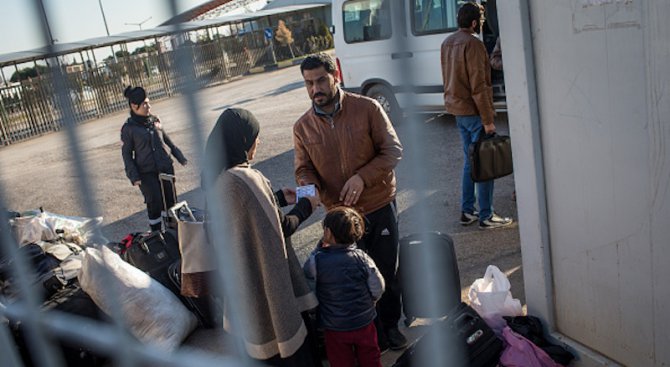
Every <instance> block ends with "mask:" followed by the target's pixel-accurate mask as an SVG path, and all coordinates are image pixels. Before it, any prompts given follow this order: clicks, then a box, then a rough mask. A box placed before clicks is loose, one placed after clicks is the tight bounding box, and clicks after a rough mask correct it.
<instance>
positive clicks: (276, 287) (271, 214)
mask: <svg viewBox="0 0 670 367" xmlns="http://www.w3.org/2000/svg"><path fill="white" fill-rule="evenodd" d="M212 189H213V190H214V191H213V192H215V193H217V194H219V193H220V195H221V202H220V204H221V205H223V207H224V208H225V209H226V213H227V215H226V218H225V219H223V220H220V221H218V223H217V220H215V219H211V221H210V225H209V228H208V230H209V231H210V233H209V235H210V238H213V237H212V236H223V235H224V234H223V233H224V232H223V231H222V228H227V229H228V232H230V233H229V237H228V238H227V240H226V241H222V243H225V244H226V245H225V249H224V252H223V254H224V256H227V257H229V258H228V260H229V261H227V263H228V264H229V266H231V267H232V269H223V271H222V274H223V276H224V277H233V280H234V282H232V284H233V285H234V287H231V288H234V289H231V290H230V291H229V292H227V293H226V297H225V301H226V307H225V310H224V328H225V329H226V331H228V332H231V333H236V334H237V335H241V336H242V337H243V339H244V342H245V346H246V349H247V352H248V353H249V355H250V356H251V357H253V358H256V359H268V358H271V357H273V356H275V355H277V354H279V355H280V356H281V357H282V358H284V357H288V356H291V355H293V354H294V353H295V352H296V351H297V350H298V348H299V347H300V346H301V345H302V343H303V342H304V340H305V337H306V335H307V329H306V327H305V325H304V323H303V320H302V317H301V315H300V313H301V312H302V311H305V310H309V309H312V308H314V307H316V306H317V303H318V302H317V300H316V296H315V295H314V293H312V292H311V291H310V289H309V286H308V285H307V281H306V280H305V277H304V275H303V272H302V268H301V266H300V263H299V261H298V259H297V257H296V255H295V252H294V250H293V248H292V247H291V246H287V245H286V243H285V241H284V235H283V234H282V230H281V224H280V219H279V212H278V210H279V209H278V206H277V204H276V203H275V199H274V195H273V193H272V189H271V187H270V182H269V181H268V179H267V178H265V176H263V174H261V173H260V172H259V171H257V170H255V169H252V168H250V167H248V166H246V165H241V166H237V167H233V168H231V169H228V170H227V171H224V172H222V173H221V174H220V175H219V177H218V178H217V180H216V181H215V184H214V186H213V187H212ZM213 242H215V241H213ZM220 243H221V242H220ZM229 280H230V279H229ZM226 283H227V284H231V283H229V282H226ZM231 294H232V295H233V296H232V297H231V296H230V295H231ZM230 302H236V304H235V306H236V307H234V308H232V309H235V310H238V312H239V313H240V314H241V315H236V317H238V319H237V320H235V321H239V323H233V322H231V321H232V320H231V317H232V315H231V313H230V311H231V307H229V306H230ZM233 324H235V325H238V326H239V327H241V328H242V329H243V330H241V331H239V330H232V326H233Z"/></svg>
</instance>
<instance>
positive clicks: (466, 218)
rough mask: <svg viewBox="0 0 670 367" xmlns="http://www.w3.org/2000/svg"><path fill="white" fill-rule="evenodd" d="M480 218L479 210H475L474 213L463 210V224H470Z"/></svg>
mask: <svg viewBox="0 0 670 367" xmlns="http://www.w3.org/2000/svg"><path fill="white" fill-rule="evenodd" d="M478 220H479V212H477V211H475V212H473V213H472V214H470V213H466V212H461V224H462V225H464V226H469V225H470V224H472V223H474V222H476V221H478Z"/></svg>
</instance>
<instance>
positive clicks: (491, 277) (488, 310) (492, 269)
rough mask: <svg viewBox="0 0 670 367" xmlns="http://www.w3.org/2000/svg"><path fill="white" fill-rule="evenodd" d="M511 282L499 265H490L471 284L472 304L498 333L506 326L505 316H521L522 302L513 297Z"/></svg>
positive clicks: (469, 294) (470, 298)
mask: <svg viewBox="0 0 670 367" xmlns="http://www.w3.org/2000/svg"><path fill="white" fill-rule="evenodd" d="M510 288H511V286H510V283H509V280H508V279H507V276H506V275H505V273H503V272H502V271H500V269H498V267H497V266H495V265H489V266H488V267H487V268H486V273H485V274H484V277H483V278H479V279H477V280H475V281H474V282H473V283H472V285H471V286H470V292H468V299H469V300H470V306H471V307H472V308H474V309H475V311H477V313H478V314H479V315H480V316H481V317H482V318H483V319H484V321H486V323H487V324H488V325H489V326H490V327H491V328H492V329H493V330H494V331H495V332H496V333H498V334H500V333H501V332H502V329H503V328H504V327H505V325H506V323H505V320H504V319H503V318H502V317H503V316H521V315H522V310H521V302H520V301H519V300H518V299H515V298H512V292H510Z"/></svg>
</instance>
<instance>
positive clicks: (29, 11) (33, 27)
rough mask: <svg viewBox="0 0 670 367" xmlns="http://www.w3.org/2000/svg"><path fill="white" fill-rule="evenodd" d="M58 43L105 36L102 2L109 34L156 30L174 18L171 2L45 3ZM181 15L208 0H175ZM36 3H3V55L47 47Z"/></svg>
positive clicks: (64, 0) (0, 3) (62, 0)
mask: <svg viewBox="0 0 670 367" xmlns="http://www.w3.org/2000/svg"><path fill="white" fill-rule="evenodd" d="M42 1H43V2H44V7H45V9H46V13H47V18H48V21H49V26H50V28H51V33H52V35H53V38H54V39H55V40H56V43H67V42H76V41H80V40H84V39H87V38H93V37H102V36H106V35H107V32H106V31H105V23H104V22H103V18H102V13H101V11H100V3H102V7H103V9H104V12H105V17H106V19H107V26H108V28H109V34H110V35H113V34H117V33H123V32H129V31H135V30H139V29H140V26H139V25H138V24H139V23H142V29H148V28H153V27H156V26H158V25H160V24H161V23H163V22H164V21H166V20H168V19H169V18H171V17H172V15H171V11H170V0H42ZM176 2H177V8H178V10H179V12H183V11H186V10H189V9H191V8H193V7H195V6H198V5H200V4H203V3H206V2H207V0H176ZM35 3H36V1H35V0H0V14H1V15H2V21H0V54H5V53H10V52H15V51H25V50H30V49H33V48H38V47H43V46H46V45H47V41H46V39H45V38H44V36H43V33H42V32H43V31H42V28H41V25H40V24H41V23H40V18H39V12H37V11H36V9H38V8H37V7H36V6H35Z"/></svg>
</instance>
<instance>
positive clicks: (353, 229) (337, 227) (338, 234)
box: [323, 206, 365, 244]
mask: <svg viewBox="0 0 670 367" xmlns="http://www.w3.org/2000/svg"><path fill="white" fill-rule="evenodd" d="M323 228H328V229H330V232H331V233H332V234H333V237H334V238H335V241H337V243H340V244H352V243H354V242H356V241H358V240H360V239H361V238H362V237H363V234H364V233H365V221H364V220H363V216H362V215H361V214H360V213H358V212H357V211H356V210H355V209H353V208H350V207H347V206H338V207H335V208H333V209H331V210H329V211H328V213H327V214H326V218H324V219H323Z"/></svg>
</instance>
